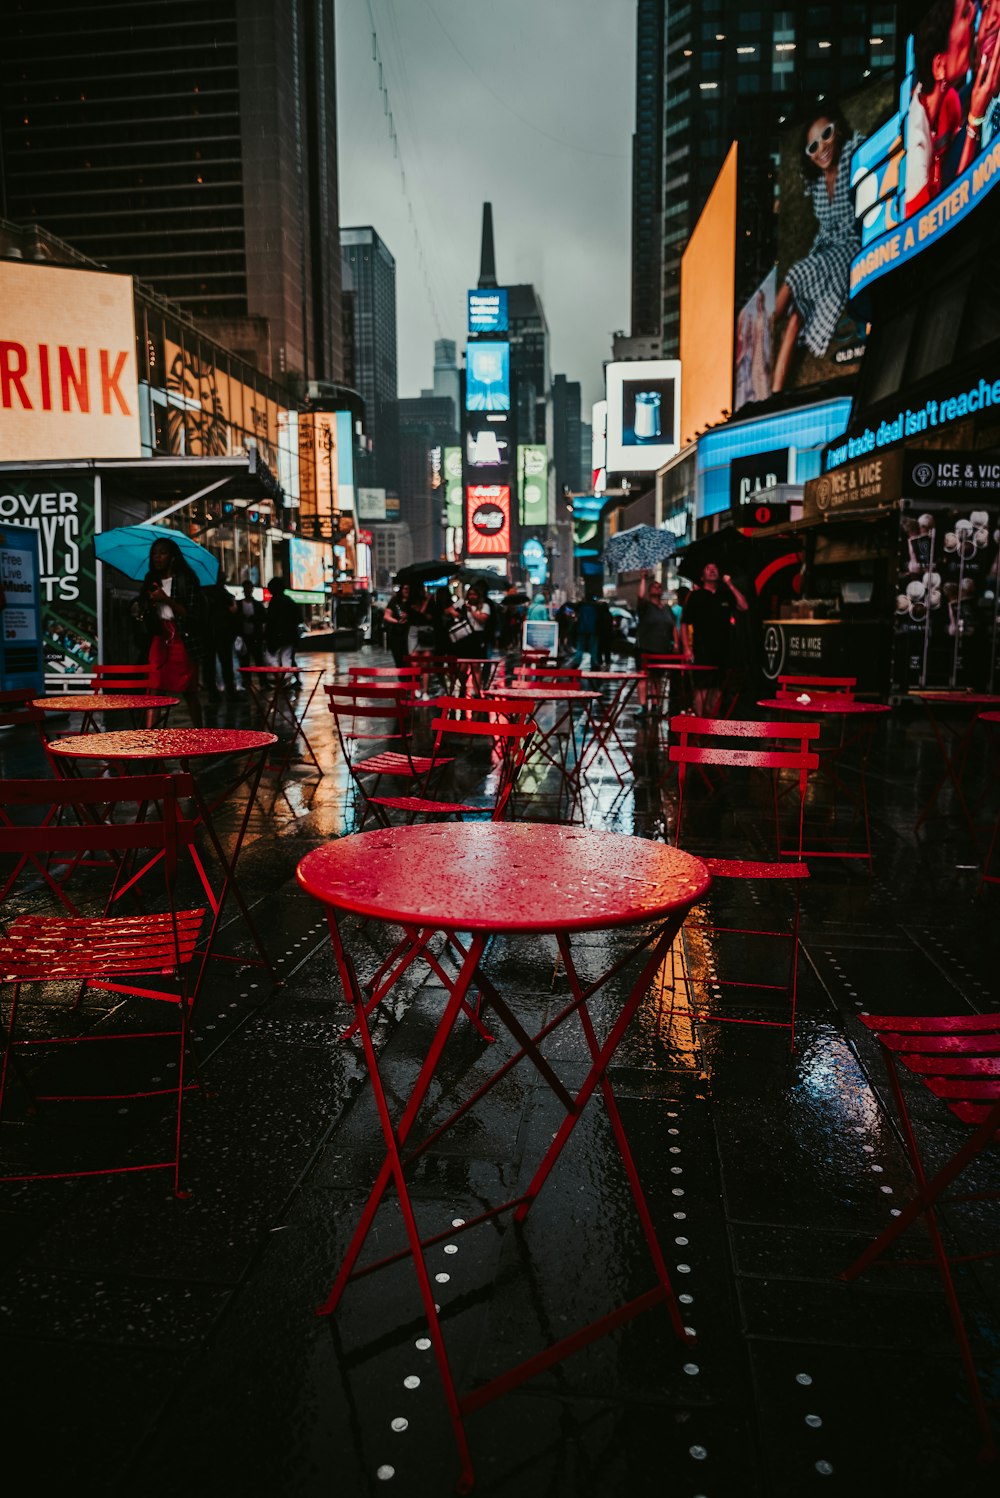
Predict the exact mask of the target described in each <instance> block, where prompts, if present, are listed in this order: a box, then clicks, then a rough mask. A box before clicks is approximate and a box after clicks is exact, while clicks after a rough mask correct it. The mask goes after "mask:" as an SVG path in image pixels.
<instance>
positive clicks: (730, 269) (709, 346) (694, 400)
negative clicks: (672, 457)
mask: <svg viewBox="0 0 1000 1498" xmlns="http://www.w3.org/2000/svg"><path fill="white" fill-rule="evenodd" d="M736 187H737V169H736V142H735V141H734V142H733V144H732V146H731V147H730V150H729V155H728V156H727V157H726V159H725V161H724V162H723V164H722V170H721V171H720V172H719V175H718V176H717V177H716V179H715V185H714V186H713V188H712V191H711V193H710V194H709V198H708V202H707V203H706V204H705V206H704V208H703V209H702V212H701V217H700V218H699V220H698V222H697V223H696V224H695V226H694V232H693V233H692V235H691V238H690V239H689V240H688V243H687V249H686V250H685V251H684V254H683V256H682V258H681V339H680V343H681V368H682V369H683V371H684V378H683V381H682V384H681V446H684V445H685V444H687V443H688V442H690V441H691V440H692V439H693V438H694V437H695V436H697V434H698V432H700V431H704V430H705V428H706V427H707V426H708V425H709V423H710V422H718V421H723V420H725V419H726V416H727V415H728V413H729V412H730V411H731V410H732V407H733V321H734V317H735V307H736Z"/></svg>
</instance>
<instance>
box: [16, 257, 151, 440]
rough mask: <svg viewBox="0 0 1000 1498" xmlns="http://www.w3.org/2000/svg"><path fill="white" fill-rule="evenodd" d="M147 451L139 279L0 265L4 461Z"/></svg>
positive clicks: (51, 267)
mask: <svg viewBox="0 0 1000 1498" xmlns="http://www.w3.org/2000/svg"><path fill="white" fill-rule="evenodd" d="M141 453H142V446H141V440H140V432H139V385H138V375H137V371H136V362H135V319H134V315H133V310H132V279H131V277H130V276H112V275H107V274H106V273H105V272H103V271H89V270H75V269H70V268H68V267H66V266H59V265H25V264H24V263H23V262H20V261H12V260H7V261H3V262H0V462H8V463H19V462H21V463H24V462H32V461H39V462H46V461H50V460H51V459H53V458H56V459H58V458H138V457H140V456H141Z"/></svg>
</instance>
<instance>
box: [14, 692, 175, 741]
mask: <svg viewBox="0 0 1000 1498" xmlns="http://www.w3.org/2000/svg"><path fill="white" fill-rule="evenodd" d="M179 701H180V698H179V697H163V696H159V695H152V694H149V693H130V692H64V693H61V694H60V693H55V692H54V693H52V695H51V696H48V697H35V698H33V699H32V703H31V706H32V707H37V708H39V709H40V710H41V711H42V712H43V713H82V714H83V721H82V723H81V724H80V732H81V733H92V732H93V731H94V719H95V717H96V716H97V714H98V713H133V714H135V713H143V712H146V713H163V714H164V716H166V712H167V710H168V709H169V708H172V707H176V706H177V704H178V702H179ZM134 721H135V720H134V718H133V722H134Z"/></svg>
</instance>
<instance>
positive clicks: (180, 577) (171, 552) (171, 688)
mask: <svg viewBox="0 0 1000 1498" xmlns="http://www.w3.org/2000/svg"><path fill="white" fill-rule="evenodd" d="M138 602H139V616H140V618H141V619H142V622H143V624H144V625H145V626H146V628H147V630H148V631H149V634H150V637H151V641H150V647H149V663H150V665H151V666H152V668H153V675H152V679H151V681H150V690H151V691H152V692H154V693H155V692H168V693H171V694H174V693H176V694H179V695H180V696H182V697H183V698H184V701H185V704H186V705H187V710H188V712H189V713H190V715H191V722H192V723H193V724H194V726H195V728H201V727H202V725H203V722H204V719H203V716H202V711H201V699H200V698H199V696H198V667H199V663H200V661H201V658H202V655H203V653H204V649H205V615H206V606H205V599H204V596H203V594H202V591H201V588H200V586H199V584H198V579H197V578H196V577H195V575H194V573H193V571H192V570H191V568H190V567H189V566H188V564H187V562H185V560H184V558H183V556H182V555H181V549H180V547H179V546H178V545H177V542H176V541H168V540H164V539H162V538H157V540H155V541H154V542H153V544H152V546H151V547H150V548H149V571H148V572H147V573H146V576H145V578H144V580H143V584H142V587H141V588H140V590H139V600H138Z"/></svg>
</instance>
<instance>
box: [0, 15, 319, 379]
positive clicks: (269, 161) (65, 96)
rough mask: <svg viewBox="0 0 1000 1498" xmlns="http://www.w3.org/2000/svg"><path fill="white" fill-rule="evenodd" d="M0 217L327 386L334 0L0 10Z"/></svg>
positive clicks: (284, 372)
mask: <svg viewBox="0 0 1000 1498" xmlns="http://www.w3.org/2000/svg"><path fill="white" fill-rule="evenodd" d="M0 55H2V56H3V59H4V79H3V92H2V96H0V214H2V215H3V216H4V217H6V218H9V219H13V220H15V221H17V222H20V223H25V224H31V223H35V224H38V225H41V226H42V227H44V228H46V229H48V230H49V231H50V232H52V233H54V234H56V235H58V236H59V237H60V238H62V239H64V240H66V241H67V242H68V243H69V244H71V245H73V246H74V248H76V249H78V250H80V251H81V252H82V253H84V254H86V255H88V256H89V257H91V258H92V259H94V260H97V261H99V262H100V263H102V264H103V265H106V266H107V267H108V268H109V269H111V270H115V271H121V272H126V273H128V274H131V275H135V276H137V277H139V278H141V279H142V280H143V281H145V282H146V283H148V284H149V285H150V286H152V287H153V288H155V290H156V291H158V292H160V293H161V294H162V295H164V296H167V297H169V298H171V300H173V301H174V302H176V303H178V304H179V305H180V306H181V307H182V308H184V309H185V310H186V311H187V312H188V313H189V314H190V315H191V316H193V317H194V318H196V320H197V321H198V322H199V324H200V325H201V326H202V327H204V328H205V329H206V331H208V332H210V333H212V334H213V336H215V337H218V338H220V339H221V340H222V341H224V342H225V343H227V344H228V345H229V346H230V347H231V348H233V349H235V350H238V351H239V352H240V353H241V354H242V355H244V356H248V357H250V358H252V360H253V362H254V363H255V364H256V365H257V366H258V368H260V369H262V370H263V371H264V373H266V374H269V375H271V376H273V377H276V378H280V379H282V380H285V381H288V382H290V383H291V384H293V385H294V384H296V382H297V381H303V382H304V381H305V380H308V379H326V380H335V381H339V380H341V379H342V378H343V367H342V343H341V336H342V333H341V326H342V325H341V306H340V256H339V253H338V209H337V130H336V96H335V86H336V68H335V56H334V0H281V3H278V0H146V3H145V4H144V5H142V6H138V7H137V6H134V5H131V4H128V3H123V0H94V3H93V4H88V5H86V6H73V5H66V4H65V3H64V0H5V3H4V4H3V6H0Z"/></svg>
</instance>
